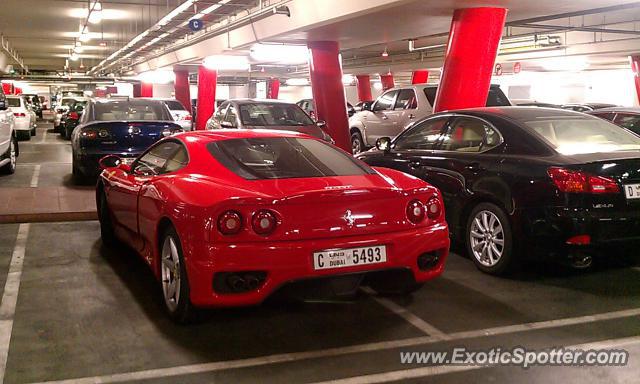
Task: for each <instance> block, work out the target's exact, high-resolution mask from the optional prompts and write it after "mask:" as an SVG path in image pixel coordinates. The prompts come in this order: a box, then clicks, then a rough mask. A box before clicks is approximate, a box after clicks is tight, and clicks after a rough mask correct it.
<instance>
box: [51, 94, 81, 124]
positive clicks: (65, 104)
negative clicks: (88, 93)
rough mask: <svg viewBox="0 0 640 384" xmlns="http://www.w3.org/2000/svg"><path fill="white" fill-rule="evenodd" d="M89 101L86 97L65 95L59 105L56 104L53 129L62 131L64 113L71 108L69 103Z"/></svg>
mask: <svg viewBox="0 0 640 384" xmlns="http://www.w3.org/2000/svg"><path fill="white" fill-rule="evenodd" d="M78 100H80V101H87V100H89V99H88V98H86V97H77V96H74V97H63V98H62V99H61V100H60V102H59V103H58V105H57V106H56V114H55V117H54V120H53V131H54V132H60V122H61V121H62V114H64V113H65V112H67V111H68V110H69V105H71V104H73V103H75V102H76V101H78Z"/></svg>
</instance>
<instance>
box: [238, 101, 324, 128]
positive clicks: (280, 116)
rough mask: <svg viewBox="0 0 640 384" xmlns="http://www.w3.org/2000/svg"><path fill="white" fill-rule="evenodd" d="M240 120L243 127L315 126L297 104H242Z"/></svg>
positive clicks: (240, 106)
mask: <svg viewBox="0 0 640 384" xmlns="http://www.w3.org/2000/svg"><path fill="white" fill-rule="evenodd" d="M238 108H239V110H240V119H241V120H242V124H243V125H248V126H258V127H270V126H299V125H313V121H312V120H311V118H309V116H307V114H306V113H304V111H303V110H302V109H300V107H298V106H297V105H295V104H280V103H254V104H240V105H239V107H238Z"/></svg>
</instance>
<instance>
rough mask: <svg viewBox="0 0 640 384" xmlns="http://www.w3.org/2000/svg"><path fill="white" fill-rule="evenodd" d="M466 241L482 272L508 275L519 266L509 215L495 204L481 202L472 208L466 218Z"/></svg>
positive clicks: (472, 257) (473, 258) (469, 251)
mask: <svg viewBox="0 0 640 384" xmlns="http://www.w3.org/2000/svg"><path fill="white" fill-rule="evenodd" d="M465 243H466V246H467V253H468V255H469V257H471V260H473V262H474V263H475V265H476V267H477V268H478V269H479V270H481V271H482V272H485V273H488V274H490V275H505V274H508V273H510V272H512V271H513V270H514V269H515V267H516V265H517V260H516V258H515V256H514V254H513V253H514V252H513V248H514V247H513V233H512V231H511V223H510V221H509V217H508V216H507V214H506V213H505V212H504V211H503V210H502V209H501V208H500V207H498V206H497V205H495V204H492V203H480V204H478V205H476V206H475V207H474V208H473V210H472V211H471V213H470V214H469V218H468V220H467V226H466V230H465Z"/></svg>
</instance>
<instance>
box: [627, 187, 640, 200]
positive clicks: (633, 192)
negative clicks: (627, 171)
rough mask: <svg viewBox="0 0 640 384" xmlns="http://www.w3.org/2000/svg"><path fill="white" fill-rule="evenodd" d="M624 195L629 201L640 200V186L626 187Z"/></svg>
mask: <svg viewBox="0 0 640 384" xmlns="http://www.w3.org/2000/svg"><path fill="white" fill-rule="evenodd" d="M624 194H625V195H626V196H627V199H629V200H633V199H640V184H628V185H625V186H624Z"/></svg>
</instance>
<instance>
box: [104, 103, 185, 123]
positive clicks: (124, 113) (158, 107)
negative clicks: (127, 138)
mask: <svg viewBox="0 0 640 384" xmlns="http://www.w3.org/2000/svg"><path fill="white" fill-rule="evenodd" d="M94 116H95V119H96V120H97V121H122V120H125V121H126V120H134V121H153V120H160V121H172V120H173V119H172V118H171V116H170V115H169V111H168V110H167V109H166V107H165V106H164V104H163V103H160V102H156V101H151V100H132V99H129V100H117V101H107V102H100V101H99V102H97V103H96V104H95V106H94Z"/></svg>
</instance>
